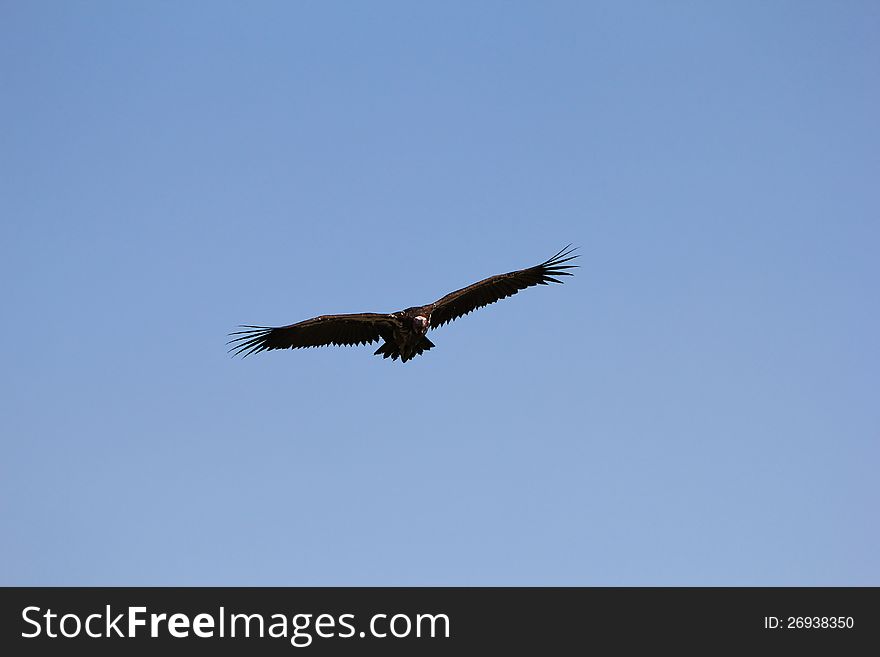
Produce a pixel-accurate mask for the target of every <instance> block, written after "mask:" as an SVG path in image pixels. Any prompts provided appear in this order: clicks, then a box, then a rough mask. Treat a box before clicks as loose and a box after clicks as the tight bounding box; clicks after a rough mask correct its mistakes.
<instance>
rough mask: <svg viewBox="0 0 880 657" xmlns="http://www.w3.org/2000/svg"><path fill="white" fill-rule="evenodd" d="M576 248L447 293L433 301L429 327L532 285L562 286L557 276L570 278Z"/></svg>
mask: <svg viewBox="0 0 880 657" xmlns="http://www.w3.org/2000/svg"><path fill="white" fill-rule="evenodd" d="M574 251H575V249H573V248H571V244H569V245H568V246H566V247H565V248H564V249H562V250H561V251H560V252H559V253H557V254H556V255H554V256H553V257H552V258H550V259H549V260H545V261H544V262H542V263H541V264H540V265H535V266H534V267H529V268H528V269H520V270H518V271H512V272H509V273H507V274H498V275H497V276H490V277H489V278H486V279H484V280H482V281H479V282H478V283H474V284H473V285H469V286H467V287H465V288H462V289H460V290H456V291H455V292H450V293H449V294H447V295H446V296H445V297H443V298H442V299H439V300H438V301H435V302H434V304H433V309H432V311H431V326H432V327H433V328H437V327H439V326H443V325H444V324H446V323H447V322H451V321H452V320H454V319H458V318H459V317H461V316H462V315H467V314H468V313H469V312H471V311H474V310H476V309H477V308H482V307H483V306H488V305H489V304H490V303H495V302H496V301H499V300H501V299H505V298H507V297H509V296H513V295H514V294H516V293H517V292H519V291H520V290H524V289H526V288H527V287H532V286H533V285H547V284H549V283H562V281H560V280H559V279H558V278H556V277H557V276H571V275H572V274H571V272H569V271H566V270H567V269H573V268H575V267H577V265H567V264H565V263H567V262H569V261H571V260H574V259H575V258H577V257H578V256H577V255H572V253H573V252H574Z"/></svg>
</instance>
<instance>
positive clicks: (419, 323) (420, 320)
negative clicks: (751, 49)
mask: <svg viewBox="0 0 880 657" xmlns="http://www.w3.org/2000/svg"><path fill="white" fill-rule="evenodd" d="M413 328H414V329H415V331H416V333H420V334H421V335H424V334H425V333H427V332H428V318H427V317H425V316H424V315H416V316H415V317H413Z"/></svg>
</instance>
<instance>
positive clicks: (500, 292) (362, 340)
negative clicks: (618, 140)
mask: <svg viewBox="0 0 880 657" xmlns="http://www.w3.org/2000/svg"><path fill="white" fill-rule="evenodd" d="M573 252H574V249H572V248H571V245H568V246H567V247H565V248H564V249H562V250H561V251H560V252H559V253H557V254H556V255H554V256H553V257H552V258H550V259H549V260H546V261H544V262H542V263H541V264H540V265H535V266H534V267H529V268H528V269H520V270H518V271H512V272H509V273H507V274H498V275H497V276H490V277H489V278H486V279H483V280H482V281H479V282H478V283H474V284H473V285H468V286H467V287H465V288H462V289H460V290H456V291H455V292H450V293H449V294H447V295H446V296H445V297H443V298H442V299H439V300H437V301H435V302H434V303H430V304H428V305H426V306H414V307H412V308H407V309H406V310H401V311H399V312H396V313H390V314H382V313H356V314H352V315H321V316H320V317H314V318H312V319H307V320H305V321H304V322H299V323H297V324H291V325H289V326H280V327H277V328H272V327H266V326H242V327H241V328H243V329H244V330H243V331H236V332H234V333H231V334H230V335H231V336H234V337H232V339H231V340H230V341H229V343H228V344H230V345H232V346H231V347H230V349H229V351H230V352H232V353H233V355H238V354H241V355H243V356H249V355H250V354H256V353H259V352H261V351H268V350H272V349H299V348H301V347H321V346H325V345H356V344H368V343H371V342H376V341H378V340H383V341H384V342H383V344H382V346H380V347H379V348H378V349H377V350H376V351H375V352H374V353H375V355H377V356H378V355H381V356H382V357H383V358H388V357H389V356H390V357H391V359H392V360H397V359H398V358H400V360H401V361H402V362H404V363H405V362H406V361H408V360H410V359H411V358H414V357H415V356H418V355H419V354H421V353H422V352H424V351H428V350H429V349H431V348H432V347H433V346H434V344H433V343H432V342H431V341H430V340H428V338H427V337H425V334H426V333H427V332H428V329H429V328H438V327H440V326H443V325H444V324H446V323H448V322H451V321H453V320H454V319H458V318H459V317H461V316H463V315H467V314H468V313H469V312H472V311H474V310H476V309H477V308H482V307H483V306H487V305H489V304H490V303H495V302H496V301H499V300H501V299H505V298H507V297H509V296H512V295H514V294H516V293H517V292H519V291H520V290H524V289H526V288H527V287H532V286H533V285H547V284H549V283H562V281H560V280H559V279H558V278H557V277H558V276H571V275H572V274H571V272H569V271H566V270H568V269H573V268H575V267H577V265H571V264H565V263H567V262H570V261H571V260H574V259H575V258H577V257H578V256H577V255H572V253H573Z"/></svg>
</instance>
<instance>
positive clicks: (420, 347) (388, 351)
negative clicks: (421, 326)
mask: <svg viewBox="0 0 880 657" xmlns="http://www.w3.org/2000/svg"><path fill="white" fill-rule="evenodd" d="M432 347H434V343H433V342H431V341H430V340H429V339H428V338H426V337H425V336H422V339H421V340H420V341H419V343H418V344H417V345H416V346H415V348H414V349H413V350H412V353H411V354H410V355H409V356H407V357H403V356H402V355H401V353H400V348H399V347H398V346H397V345H396V344H394V343H393V342H383V343H382V346H381V347H379V348H378V349H376V351H374V352H373V355H374V356H382V358H388V357H389V356H390V357H391V360H397V359H398V358H400V362H401V363H405V362H406V361H408V360H410V359H411V358H415V357H416V356H418V355H419V354H420V353H422V352H423V351H428V350H429V349H431V348H432Z"/></svg>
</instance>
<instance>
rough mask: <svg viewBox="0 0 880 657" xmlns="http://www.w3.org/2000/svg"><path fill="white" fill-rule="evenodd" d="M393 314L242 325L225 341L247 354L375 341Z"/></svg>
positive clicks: (383, 334) (391, 323)
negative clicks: (288, 324)
mask: <svg viewBox="0 0 880 657" xmlns="http://www.w3.org/2000/svg"><path fill="white" fill-rule="evenodd" d="M396 321H397V320H395V318H394V317H392V316H391V315H383V314H381V313H358V314H353V315H321V316H320V317H313V318H312V319H307V320H305V321H304V322H299V323H298V324H291V325H290V326H279V327H277V328H272V327H268V326H242V327H241V328H243V329H244V330H243V331H235V332H234V333H230V334H229V335H230V336H236V337H232V339H231V340H230V341H229V342H228V343H227V344H229V345H231V346H230V348H229V351H230V352H231V353H232V355H233V356H238V355H239V354H241V355H242V356H249V355H251V354H256V353H259V352H261V351H268V350H271V349H300V348H302V347H323V346H326V345H331V344H332V345H355V344H368V343H370V342H376V341H377V340H381V339H382V338H385V337H386V336H389V337H390V336H391V334H392V332H393V329H394V323H395V322H396Z"/></svg>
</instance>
